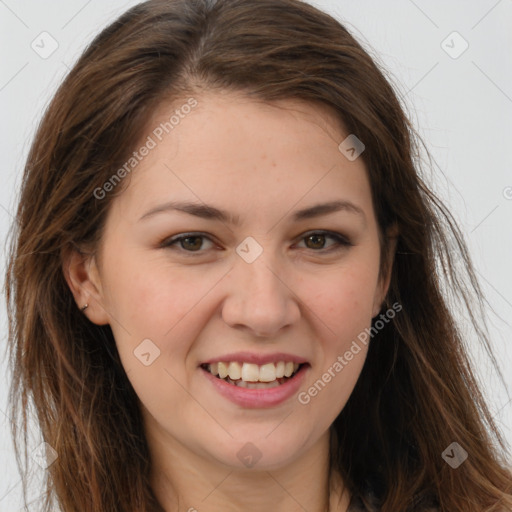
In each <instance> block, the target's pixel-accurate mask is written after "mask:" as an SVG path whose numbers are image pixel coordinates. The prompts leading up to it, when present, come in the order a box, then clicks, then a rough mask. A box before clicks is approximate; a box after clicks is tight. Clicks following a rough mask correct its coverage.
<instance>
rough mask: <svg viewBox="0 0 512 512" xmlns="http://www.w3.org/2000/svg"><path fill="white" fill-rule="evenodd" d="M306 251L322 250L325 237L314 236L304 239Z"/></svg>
mask: <svg viewBox="0 0 512 512" xmlns="http://www.w3.org/2000/svg"><path fill="white" fill-rule="evenodd" d="M305 240H306V245H307V247H308V249H323V248H324V245H325V235H321V234H314V235H309V236H307V237H306V238H305Z"/></svg>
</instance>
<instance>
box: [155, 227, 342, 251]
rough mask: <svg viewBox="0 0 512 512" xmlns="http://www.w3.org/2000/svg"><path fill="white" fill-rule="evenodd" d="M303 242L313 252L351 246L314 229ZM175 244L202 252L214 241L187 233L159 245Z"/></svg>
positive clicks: (302, 239) (338, 237) (184, 248)
mask: <svg viewBox="0 0 512 512" xmlns="http://www.w3.org/2000/svg"><path fill="white" fill-rule="evenodd" d="M328 239H331V240H333V241H334V242H333V243H331V244H330V245H328V246H327V247H326V241H327V240H328ZM205 240H206V241H207V242H208V243H209V244H210V246H209V247H206V248H204V241H205ZM302 242H304V243H305V247H306V249H311V250H313V251H314V252H322V251H325V252H327V251H332V250H336V249H340V248H343V247H347V246H351V245H352V244H351V243H350V241H349V240H348V239H347V238H346V237H344V236H343V235H341V234H339V233H333V232H324V231H315V232H310V233H306V234H305V235H303V236H302V237H301V238H300V243H302ZM177 244H179V245H180V247H181V249H183V250H184V251H186V252H196V253H197V252H204V251H201V249H205V250H207V249H212V248H213V246H214V243H213V242H212V240H211V239H210V238H209V237H208V236H206V235H204V234H202V233H187V234H185V235H179V236H176V237H172V238H168V239H166V240H164V241H163V242H161V244H160V247H162V248H164V247H168V248H174V246H176V245H177Z"/></svg>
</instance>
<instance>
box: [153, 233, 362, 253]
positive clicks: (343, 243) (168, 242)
mask: <svg viewBox="0 0 512 512" xmlns="http://www.w3.org/2000/svg"><path fill="white" fill-rule="evenodd" d="M314 235H323V236H325V237H326V239H327V238H332V239H333V240H335V242H336V243H335V244H333V245H332V246H330V247H329V248H327V249H325V248H322V249H310V250H311V251H313V252H314V253H321V254H322V253H323V254H330V253H332V252H337V251H340V250H342V249H346V248H347V247H352V246H353V245H354V244H353V243H352V242H351V241H350V240H349V239H348V238H347V237H346V236H344V235H342V234H340V233H336V232H334V231H325V230H319V231H308V232H307V233H305V234H303V235H302V236H301V238H300V241H303V240H305V239H307V238H309V237H311V236H314ZM187 238H206V239H208V240H209V241H210V242H212V243H215V242H214V241H213V240H212V239H211V238H210V237H209V236H208V235H207V234H205V233H201V232H191V233H184V234H181V235H177V236H174V237H171V238H166V239H164V240H163V241H162V242H161V243H160V245H159V247H160V248H165V249H176V248H175V247H174V246H176V245H177V244H179V243H180V242H181V241H182V240H185V239H187ZM306 249H307V247H306ZM177 250H179V251H182V252H184V253H186V254H187V256H192V257H194V256H199V255H201V254H202V253H204V252H205V251H204V250H198V251H187V250H186V249H183V247H181V248H177Z"/></svg>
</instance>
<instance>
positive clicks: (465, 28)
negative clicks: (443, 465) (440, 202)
mask: <svg viewBox="0 0 512 512" xmlns="http://www.w3.org/2000/svg"><path fill="white" fill-rule="evenodd" d="M136 3H138V2H135V1H128V2H126V1H124V2H123V1H120V0H115V1H110V2H100V1H99V0H89V1H86V0H60V1H58V0H45V1H44V2H40V1H36V0H31V1H29V0H0V20H1V21H0V23H1V25H0V28H1V30H0V38H1V45H0V55H1V67H0V105H1V113H2V116H1V121H0V122H1V126H2V132H1V135H2V136H1V138H0V144H1V148H0V154H1V157H2V158H1V161H0V180H1V183H2V187H1V188H0V234H1V237H2V240H5V236H6V234H7V230H8V228H9V225H10V223H11V222H12V212H13V211H14V210H15V205H16V194H17V187H18V185H19V178H20V174H21V172H22V168H23V164H24V160H25V158H26V154H27V151H28V148H29V144H30V141H31V139H32V136H33V133H34V130H35V126H36V124H37V122H38V120H39V119H40V117H41V115H42V112H43V109H44V107H45V105H46V104H47V103H48V101H49V99H50V98H51V96H52V95H53V93H54V92H55V90H56V87H57V85H58V83H59V82H60V81H61V80H62V78H63V77H64V75H65V74H66V73H67V71H68V69H69V68H70V67H71V66H72V65H73V63H74V62H75V60H76V59H77V57H78V56H79V54H80V53H81V51H82V50H83V49H84V46H85V44H86V43H87V42H89V41H90V40H91V39H92V37H93V36H94V35H96V34H97V33H98V32H99V31H100V30H101V29H102V28H103V27H105V26H106V25H107V24H108V23H110V22H111V21H113V20H114V19H115V18H116V17H117V16H118V15H119V14H121V13H122V12H123V11H125V10H126V9H127V8H129V7H130V6H132V5H135V4H136ZM312 3H313V2H312ZM314 4H315V5H317V6H318V7H320V8H322V9H324V10H326V11H328V12H329V13H331V14H333V15H334V16H336V17H337V18H338V19H340V20H341V21H342V22H344V23H345V25H346V26H347V28H348V29H349V30H350V31H351V32H352V33H353V34H354V35H355V36H356V38H357V39H358V40H359V41H360V42H361V43H362V44H363V45H364V46H365V47H366V48H367V49H370V51H371V53H372V55H374V56H376V57H377V58H378V60H379V62H380V64H381V65H383V66H385V67H386V69H387V70H389V76H390V78H391V79H392V80H393V82H394V83H395V85H396V87H397V88H398V90H399V91H401V94H402V95H403V96H404V101H405V104H406V107H407V109H408V111H409V114H410V116H411V117H412V119H413V122H414V124H415V126H417V128H418V130H419V132H420V134H421V135H422V137H423V138H424V140H425V141H426V143H427V145H428V148H429V150H430V152H431V153H432V155H433V156H434V158H435V161H436V163H437V165H438V169H437V170H436V174H435V175H434V176H433V177H432V180H433V181H432V183H434V186H435V189H436V190H437V192H438V193H439V194H440V195H441V196H442V197H443V198H444V199H445V201H446V202H447V204H448V205H449V207H450V208H451V209H452V211H453V212H454V214H455V217H456V218H457V219H458V221H459V223H460V225H461V227H462V229H463V231H464V233H465V235H466V237H467V240H468V243H469V246H470V249H471V253H472V256H473V259H474V262H475V265H476V268H477V271H478V276H479V278H480V280H481V283H482V285H483V289H484V291H485V294H486V297H487V299H488V301H489V304H490V306H491V307H492V309H493V310H494V313H491V312H490V330H491V338H492V342H493V346H494V349H495V351H496V355H497V357H498V360H499V361H500V363H501V367H502V371H503V372H504V374H505V378H506V381H507V383H506V388H505V387H504V386H503V385H500V384H499V381H497V379H496V377H495V375H494V373H493V370H492V368H491V367H490V365H489V363H488V360H487V359H486V358H484V357H483V353H482V352H481V351H480V350H478V349H476V348H475V350H474V353H473V357H474V359H475V363H476V371H477V372H478V375H479V376H480V377H481V379H482V381H483V383H484V391H485V392H486V395H487V397H488V400H489V403H490V406H491V410H492V412H493V414H494V417H495V419H496V420H497V422H498V424H499V425H500V427H501V429H502V431H503V433H504V435H505V437H506V439H507V441H508V443H509V444H510V443H512V402H511V401H510V396H508V395H507V389H508V391H509V393H510V390H511V389H512V346H511V343H510V341H511V339H512V336H511V335H512V327H511V325H510V318H511V317H512V268H511V263H512V257H511V256H512V153H511V151H510V149H511V146H512V58H511V55H512V30H510V28H511V27H512V0H478V1H477V0H471V1H468V0H450V1H448V2H447V1H446V0H430V1H427V0H414V1H413V0H392V1H387V2H381V1H378V0H358V1H350V2H349V1H348V0H347V1H343V0H337V1H336V0H330V1H329V0H322V1H320V0H316V1H315V2H314ZM43 31H46V32H48V33H50V34H51V36H52V37H53V38H54V39H55V40H56V41H57V42H58V45H59V46H58V48H57V50H56V51H55V52H54V53H53V54H52V55H51V56H49V57H48V58H47V59H43V58H41V57H40V56H39V55H38V54H37V53H36V52H35V51H34V50H33V49H32V48H31V43H32V41H34V40H35V41H36V43H37V42H38V41H40V34H41V33H42V32H43ZM454 31H456V32H458V33H459V34H460V36H462V38H463V40H462V39H460V38H459V37H458V36H456V35H455V36H453V35H450V34H452V33H453V32H454ZM448 36H450V37H448ZM447 37H448V39H446V38H447ZM445 40H446V42H445V43H444V45H442V42H443V41H445ZM464 40H465V41H466V42H467V44H468V45H469V46H468V48H467V50H466V51H465V52H464V53H462V54H461V55H460V56H458V57H457V58H452V57H451V56H450V55H448V53H447V52H446V51H445V49H446V50H448V51H450V52H452V54H455V53H457V52H458V51H460V49H462V48H463V46H462V45H464V44H465V43H464ZM39 44H40V45H41V43H39ZM443 46H444V48H445V49H443ZM449 47H452V48H451V49H450V48H449ZM46 48H49V46H46ZM1 261H2V282H3V273H4V268H5V247H4V244H3V245H2V252H1ZM1 305H2V307H1V308H0V321H1V324H0V325H1V331H0V336H1V338H0V512H4V511H5V512H11V511H14V510H18V509H19V507H20V501H19V496H20V485H19V476H18V473H17V470H16V466H15V459H14V455H13V449H12V445H11V440H10V431H9V426H8V420H7V417H6V413H7V405H6V402H7V382H8V375H7V373H6V372H7V367H6V364H5V356H4V349H5V338H6V334H7V327H6V314H5V306H4V299H3V298H2V304H1ZM38 443H39V441H38V440H36V439H34V441H33V445H32V446H33V448H35V447H36V446H37V445H38ZM34 474H35V476H36V477H38V478H39V477H40V476H41V472H40V471H39V473H38V471H37V467H35V470H34ZM37 492H38V491H37V488H36V489H35V490H33V491H32V492H31V495H33V496H37Z"/></svg>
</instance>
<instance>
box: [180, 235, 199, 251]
mask: <svg viewBox="0 0 512 512" xmlns="http://www.w3.org/2000/svg"><path fill="white" fill-rule="evenodd" d="M180 245H181V247H182V248H183V249H185V250H187V251H198V250H199V249H201V246H202V245H203V237H202V236H187V237H186V238H182V239H181V240H180Z"/></svg>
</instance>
